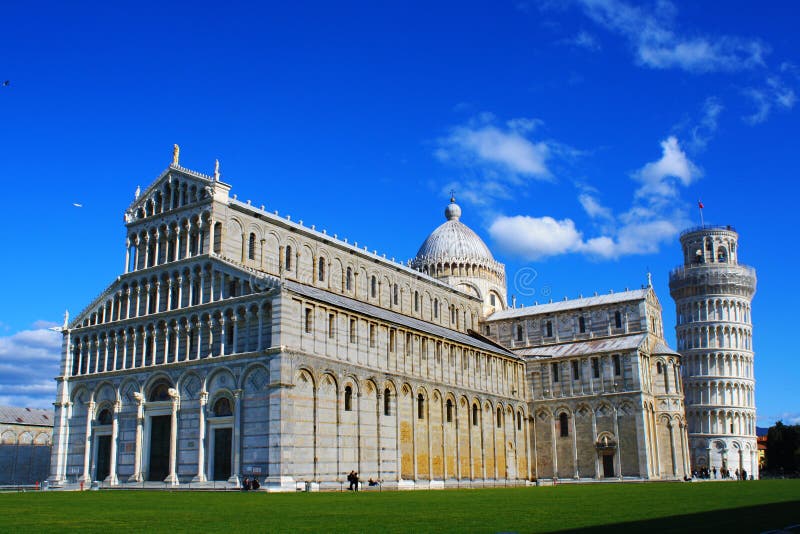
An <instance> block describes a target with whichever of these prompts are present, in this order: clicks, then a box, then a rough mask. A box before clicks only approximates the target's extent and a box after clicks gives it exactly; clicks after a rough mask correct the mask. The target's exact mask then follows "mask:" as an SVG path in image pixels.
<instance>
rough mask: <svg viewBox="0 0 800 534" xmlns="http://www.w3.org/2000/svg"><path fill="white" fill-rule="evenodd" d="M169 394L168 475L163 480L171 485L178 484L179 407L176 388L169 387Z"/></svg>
mask: <svg viewBox="0 0 800 534" xmlns="http://www.w3.org/2000/svg"><path fill="white" fill-rule="evenodd" d="M169 396H170V398H171V399H172V419H171V426H170V433H169V475H167V478H165V479H164V482H166V483H167V484H171V485H173V486H177V485H178V473H177V467H178V408H179V407H180V396H179V395H178V390H176V389H174V388H170V389H169Z"/></svg>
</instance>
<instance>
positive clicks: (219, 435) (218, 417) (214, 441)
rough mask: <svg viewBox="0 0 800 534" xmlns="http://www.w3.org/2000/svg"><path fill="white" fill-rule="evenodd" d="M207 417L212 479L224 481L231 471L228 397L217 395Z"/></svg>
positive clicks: (231, 436)
mask: <svg viewBox="0 0 800 534" xmlns="http://www.w3.org/2000/svg"><path fill="white" fill-rule="evenodd" d="M211 411H212V415H211V416H210V417H209V418H208V423H209V431H210V433H211V447H210V450H209V459H210V464H211V465H210V466H209V472H210V473H211V479H212V480H219V481H226V480H228V479H229V478H230V477H231V474H232V473H233V470H232V463H233V454H232V452H233V404H232V402H231V400H230V399H229V398H228V397H219V398H218V399H217V400H216V401H214V404H213V406H212V410H211Z"/></svg>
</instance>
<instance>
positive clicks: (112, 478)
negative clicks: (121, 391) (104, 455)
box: [105, 401, 121, 486]
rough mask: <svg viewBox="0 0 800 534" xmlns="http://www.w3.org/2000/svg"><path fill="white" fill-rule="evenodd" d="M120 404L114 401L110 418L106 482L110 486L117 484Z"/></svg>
mask: <svg viewBox="0 0 800 534" xmlns="http://www.w3.org/2000/svg"><path fill="white" fill-rule="evenodd" d="M120 408H121V404H120V402H119V401H116V402H115V403H114V415H113V419H112V420H111V461H110V462H109V468H108V476H107V477H106V480H105V481H106V482H107V483H108V484H110V485H112V486H116V485H117V484H119V480H118V479H117V440H118V437H119V411H120Z"/></svg>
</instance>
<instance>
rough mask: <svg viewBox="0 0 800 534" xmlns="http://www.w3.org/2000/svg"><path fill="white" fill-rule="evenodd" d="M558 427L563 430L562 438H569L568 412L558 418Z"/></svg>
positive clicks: (562, 413)
mask: <svg viewBox="0 0 800 534" xmlns="http://www.w3.org/2000/svg"><path fill="white" fill-rule="evenodd" d="M558 426H559V427H560V428H561V437H562V438H566V437H568V436H569V416H568V415H567V412H561V415H559V416H558Z"/></svg>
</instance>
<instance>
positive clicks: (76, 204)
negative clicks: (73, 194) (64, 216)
mask: <svg viewBox="0 0 800 534" xmlns="http://www.w3.org/2000/svg"><path fill="white" fill-rule="evenodd" d="M72 205H73V206H75V207H76V208H82V207H83V204H78V203H77V202H73V203H72Z"/></svg>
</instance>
